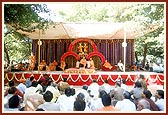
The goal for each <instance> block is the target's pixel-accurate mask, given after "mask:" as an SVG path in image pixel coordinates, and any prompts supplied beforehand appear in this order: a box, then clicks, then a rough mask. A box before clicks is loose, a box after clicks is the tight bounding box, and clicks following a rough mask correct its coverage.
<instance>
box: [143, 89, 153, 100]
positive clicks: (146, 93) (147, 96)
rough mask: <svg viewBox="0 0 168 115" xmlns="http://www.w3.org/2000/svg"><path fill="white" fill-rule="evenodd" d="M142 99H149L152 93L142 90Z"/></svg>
mask: <svg viewBox="0 0 168 115" xmlns="http://www.w3.org/2000/svg"><path fill="white" fill-rule="evenodd" d="M143 97H146V98H148V99H150V98H151V97H152V93H151V92H150V91H149V90H146V89H144V90H143Z"/></svg>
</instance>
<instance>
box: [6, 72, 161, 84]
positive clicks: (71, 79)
mask: <svg viewBox="0 0 168 115" xmlns="http://www.w3.org/2000/svg"><path fill="white" fill-rule="evenodd" d="M44 74H47V75H48V76H49V77H51V78H52V80H53V81H55V82H56V83H58V82H60V81H61V80H63V78H67V81H68V83H69V84H70V85H74V86H82V85H90V84H91V82H92V80H93V79H96V80H97V82H98V84H99V85H102V84H103V81H104V80H108V82H109V84H110V85H115V82H116V81H117V80H120V79H125V80H126V84H127V85H133V84H134V81H135V80H136V78H137V77H138V76H139V75H140V74H143V75H144V76H145V81H146V82H147V84H148V85H154V84H156V85H163V83H164V74H163V73H155V72H146V71H131V72H118V71H96V72H93V73H92V74H89V73H86V74H85V73H83V74H80V73H66V72H64V71H20V72H7V73H4V83H7V82H8V81H10V80H15V81H16V82H18V81H19V79H20V78H23V79H26V78H29V77H30V76H34V77H35V79H36V80H39V79H40V78H41V77H42V76H43V75H44Z"/></svg>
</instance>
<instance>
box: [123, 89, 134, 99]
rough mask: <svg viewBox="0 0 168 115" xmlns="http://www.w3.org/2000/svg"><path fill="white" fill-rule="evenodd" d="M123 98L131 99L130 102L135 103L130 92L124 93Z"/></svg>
mask: <svg viewBox="0 0 168 115" xmlns="http://www.w3.org/2000/svg"><path fill="white" fill-rule="evenodd" d="M123 98H124V99H129V100H130V101H133V99H132V98H131V93H130V92H128V91H124V92H123Z"/></svg>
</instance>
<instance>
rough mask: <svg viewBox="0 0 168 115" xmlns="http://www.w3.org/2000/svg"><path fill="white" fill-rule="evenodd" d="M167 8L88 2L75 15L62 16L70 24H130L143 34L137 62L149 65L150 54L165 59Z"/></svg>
mask: <svg viewBox="0 0 168 115" xmlns="http://www.w3.org/2000/svg"><path fill="white" fill-rule="evenodd" d="M164 7H165V6H164V4H162V3H161V4H152V3H150V4H140V3H137V4H135V3H104V4H100V3H98V4H96V3H90V4H89V3H86V4H75V5H74V6H72V8H71V10H72V11H71V13H69V11H60V15H62V17H64V19H66V21H69V22H79V21H80V22H93V21H94V22H123V23H126V24H127V25H128V27H127V30H129V31H132V32H134V31H135V32H137V31H138V32H139V34H141V36H140V37H137V38H136V39H135V46H136V47H135V51H136V52H135V57H136V61H138V60H139V59H138V57H143V65H145V61H146V56H147V55H151V54H152V55H154V56H155V57H161V58H163V56H164V55H163V54H164V51H163V49H164V42H163V40H164V33H163V32H164V23H165V22H164V20H165V19H164V18H165V17H164ZM155 27H157V28H155ZM160 35H162V36H160Z"/></svg>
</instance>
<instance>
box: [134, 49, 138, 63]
mask: <svg viewBox="0 0 168 115" xmlns="http://www.w3.org/2000/svg"><path fill="white" fill-rule="evenodd" d="M135 61H136V62H137V61H138V55H137V52H136V51H135Z"/></svg>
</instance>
